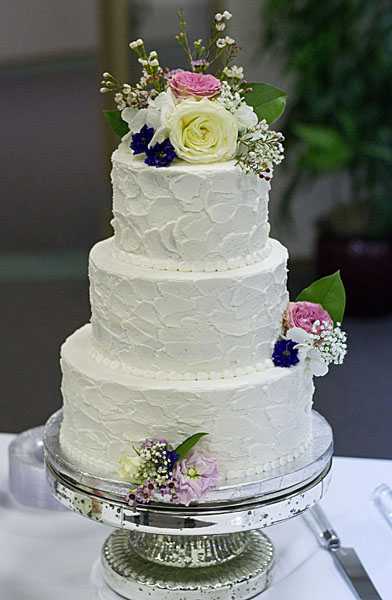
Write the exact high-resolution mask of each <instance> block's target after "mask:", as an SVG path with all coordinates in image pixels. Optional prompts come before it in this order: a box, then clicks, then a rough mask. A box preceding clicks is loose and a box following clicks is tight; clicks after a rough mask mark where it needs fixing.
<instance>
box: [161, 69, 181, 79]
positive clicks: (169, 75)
mask: <svg viewBox="0 0 392 600" xmlns="http://www.w3.org/2000/svg"><path fill="white" fill-rule="evenodd" d="M183 70H184V69H172V70H171V71H169V72H168V73H164V75H163V76H164V78H165V79H167V78H168V77H173V75H177V73H182V71H183Z"/></svg>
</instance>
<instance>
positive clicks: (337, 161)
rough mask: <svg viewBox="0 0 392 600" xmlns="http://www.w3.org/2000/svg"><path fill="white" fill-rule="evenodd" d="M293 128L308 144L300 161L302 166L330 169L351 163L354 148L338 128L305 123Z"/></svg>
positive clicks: (320, 169) (317, 169)
mask: <svg viewBox="0 0 392 600" xmlns="http://www.w3.org/2000/svg"><path fill="white" fill-rule="evenodd" d="M293 130H294V132H295V134H296V135H297V136H298V137H299V138H300V139H301V140H302V141H303V142H305V143H306V144H307V146H308V148H307V152H305V153H304V154H303V155H302V156H301V157H300V158H299V161H298V162H299V164H301V165H302V166H304V167H307V168H309V169H312V170H314V171H328V170H330V169H339V168H342V167H345V166H347V165H348V164H349V162H350V160H351V158H352V155H353V150H352V148H351V147H350V146H349V144H347V143H346V141H345V140H344V139H343V137H342V136H341V135H340V133H339V132H337V131H336V130H334V129H332V128H330V127H322V126H319V125H303V124H298V125H295V126H294V127H293Z"/></svg>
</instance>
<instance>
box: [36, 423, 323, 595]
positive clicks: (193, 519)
mask: <svg viewBox="0 0 392 600" xmlns="http://www.w3.org/2000/svg"><path fill="white" fill-rule="evenodd" d="M312 420H313V442H312V444H311V446H310V447H309V448H308V449H307V450H306V451H305V452H304V453H303V454H301V455H300V456H299V457H298V458H296V459H295V460H293V461H292V462H288V463H287V464H285V465H283V466H280V467H278V468H277V469H274V470H271V471H269V472H268V473H262V474H260V475H256V476H253V477H250V478H246V477H244V478H243V479H238V480H230V481H229V482H228V483H226V484H225V485H222V486H221V487H219V488H218V489H216V490H213V491H212V492H210V493H209V495H208V497H206V499H205V501H204V502H203V503H195V504H191V505H190V506H189V507H185V506H178V505H172V504H169V503H165V502H154V503H150V504H148V505H144V506H140V507H138V508H137V510H136V511H135V510H133V509H132V507H130V506H128V505H127V503H126V502H125V500H124V496H125V494H126V493H127V491H128V489H129V485H128V484H127V483H126V482H121V481H116V480H111V479H105V478H102V477H97V476H95V475H93V474H91V473H87V472H85V471H82V470H80V469H79V468H78V467H76V466H75V465H73V464H71V463H70V462H69V461H67V459H66V457H65V456H64V454H63V452H62V450H61V448H60V444H59V432H60V425H61V421H62V412H61V411H59V412H57V413H55V414H54V415H53V416H52V417H51V418H50V419H49V421H48V422H47V424H46V426H45V430H44V446H45V455H46V468H47V475H48V480H49V484H50V487H51V489H52V492H53V494H54V495H55V497H56V498H57V499H58V500H59V501H60V502H61V503H62V504H63V505H64V506H66V507H67V508H69V509H71V510H73V511H75V512H77V513H79V514H81V515H83V516H85V517H87V518H89V519H92V520H93V521H98V522H99V523H104V524H106V525H111V526H112V527H116V528H117V529H118V530H117V531H115V532H114V533H112V534H111V535H110V536H109V537H108V539H107V540H106V542H105V543H104V545H103V548H102V554H101V561H102V575H103V577H104V579H105V581H106V583H107V584H108V585H109V587H110V588H111V589H112V590H114V591H115V592H117V593H118V594H120V595H121V596H123V597H125V598H128V599H131V600H192V599H195V600H196V599H197V600H202V599H204V598H206V599H207V598H208V599H209V600H247V599H249V598H254V597H255V596H257V595H258V594H259V593H260V592H262V591H263V590H264V589H265V588H266V587H267V586H268V585H269V583H270V579H271V570H272V566H273V564H274V548H273V545H272V543H271V541H270V540H269V538H268V537H267V536H266V535H265V534H264V533H262V532H261V531H260V529H263V528H265V527H268V526H270V525H274V524H275V523H280V522H282V521H285V520H287V519H291V518H292V517H295V516H297V515H299V514H301V513H302V512H304V511H305V510H307V509H308V508H310V507H311V506H313V505H314V504H315V503H316V502H318V501H319V500H320V499H321V498H322V497H323V495H324V493H325V491H326V489H327V487H328V483H329V479H330V468H331V462H332V452H333V438H332V431H331V428H330V426H329V424H328V423H327V421H326V420H325V419H324V418H323V417H322V416H321V415H319V414H318V413H317V412H315V411H313V414H312Z"/></svg>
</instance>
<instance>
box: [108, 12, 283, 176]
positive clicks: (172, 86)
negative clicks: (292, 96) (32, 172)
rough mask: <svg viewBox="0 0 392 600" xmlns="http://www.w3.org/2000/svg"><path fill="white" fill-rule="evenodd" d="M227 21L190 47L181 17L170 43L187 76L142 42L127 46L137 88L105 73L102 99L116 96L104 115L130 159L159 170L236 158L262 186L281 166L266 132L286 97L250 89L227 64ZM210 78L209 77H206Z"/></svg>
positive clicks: (265, 88)
mask: <svg viewBox="0 0 392 600" xmlns="http://www.w3.org/2000/svg"><path fill="white" fill-rule="evenodd" d="M231 16H232V15H231V14H230V13H229V12H228V11H227V10H225V11H224V12H223V13H217V14H216V15H215V16H214V18H213V21H212V25H211V31H210V37H209V39H208V40H207V41H206V42H203V40H202V39H198V40H195V41H194V42H193V43H191V42H190V40H189V38H188V34H187V31H186V21H185V15H184V12H183V11H180V12H179V13H178V17H179V20H180V33H179V34H178V35H177V36H176V39H177V41H178V43H179V44H180V46H181V48H182V49H183V50H184V51H185V53H186V55H187V57H188V60H189V70H184V69H172V70H170V69H169V68H168V67H162V66H161V65H160V62H159V58H158V54H157V52H156V51H155V50H153V51H151V52H149V54H147V51H146V49H145V46H144V42H143V40H141V39H138V40H136V41H133V42H131V43H130V44H129V45H130V48H131V49H132V50H133V51H134V52H136V54H137V55H138V61H139V63H140V64H141V66H142V76H141V78H140V80H139V81H138V82H137V83H136V85H134V86H132V85H130V84H128V83H122V82H120V81H119V80H118V79H117V78H115V77H114V76H113V75H111V74H110V73H104V74H103V81H102V87H101V90H100V91H101V92H102V93H107V92H114V99H115V102H116V103H117V110H106V111H104V112H105V116H106V118H107V119H108V121H109V123H110V125H111V126H112V127H113V129H114V131H115V132H116V133H117V134H119V135H120V136H121V137H122V140H123V142H124V143H126V144H127V147H128V148H129V150H130V151H131V152H133V154H143V155H144V156H145V158H144V162H145V163H146V164H148V165H151V166H155V167H165V166H168V165H170V164H171V163H172V162H173V160H175V159H181V160H184V161H186V162H188V163H191V164H203V163H204V164H205V163H213V162H219V161H225V160H231V159H236V163H237V164H238V165H239V166H240V167H241V169H242V170H243V171H244V172H245V173H250V172H253V173H256V174H257V175H258V176H259V177H261V178H264V179H266V180H267V181H268V180H269V179H270V178H271V177H272V174H273V165H274V164H275V165H277V164H279V163H280V162H281V161H282V159H283V145H282V142H283V140H284V137H283V135H282V134H281V133H279V132H275V131H272V130H270V129H269V125H270V124H271V123H273V122H274V121H275V120H276V119H277V118H279V116H280V115H281V114H282V112H283V110H284V108H285V104H286V94H285V93H284V92H283V91H281V90H279V89H277V88H275V87H273V86H271V85H268V84H266V83H248V82H247V81H246V80H245V79H244V73H243V68H242V67H240V66H237V65H234V64H233V61H234V59H235V57H236V56H237V54H238V52H239V50H240V47H239V46H238V45H237V44H236V42H235V40H234V39H233V38H231V37H229V36H228V35H224V30H225V28H226V25H227V21H229V20H230V19H231ZM211 69H212V70H213V73H212V72H209V71H210V70H211Z"/></svg>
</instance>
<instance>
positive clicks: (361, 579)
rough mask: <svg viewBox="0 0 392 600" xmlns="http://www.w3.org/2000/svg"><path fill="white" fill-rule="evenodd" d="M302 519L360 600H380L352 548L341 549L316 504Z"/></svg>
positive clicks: (333, 532) (337, 537)
mask: <svg viewBox="0 0 392 600" xmlns="http://www.w3.org/2000/svg"><path fill="white" fill-rule="evenodd" d="M303 516H304V519H305V521H306V522H307V524H308V525H309V527H310V528H311V529H312V530H313V531H314V532H315V533H316V534H317V538H318V540H319V542H320V544H321V545H322V546H323V548H326V549H327V550H329V551H330V552H331V554H332V556H333V557H334V558H335V560H336V561H337V563H338V564H339V566H340V567H341V568H342V569H343V572H344V574H345V575H346V577H347V578H348V580H349V582H350V583H351V585H352V586H353V588H354V590H355V592H356V594H357V596H358V598H360V599H361V600H382V598H381V596H380V594H379V593H378V592H377V590H376V588H375V587H374V585H373V584H372V582H371V580H370V577H369V575H368V574H367V572H366V571H365V569H364V567H363V565H362V563H361V561H360V560H359V558H358V555H357V553H356V552H355V550H354V548H343V547H342V546H341V545H340V539H339V536H338V535H337V534H336V533H335V531H334V529H333V527H332V525H331V523H330V522H329V521H328V519H327V517H326V515H325V513H324V511H323V510H322V509H321V508H320V506H319V505H318V504H316V505H315V506H313V508H310V509H309V510H307V511H306V512H305V513H304V515H303Z"/></svg>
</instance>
